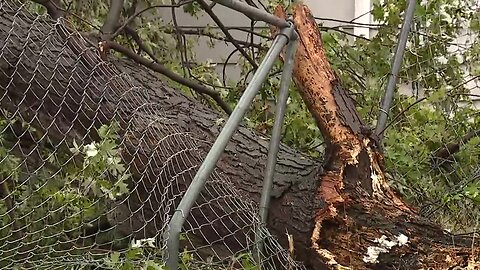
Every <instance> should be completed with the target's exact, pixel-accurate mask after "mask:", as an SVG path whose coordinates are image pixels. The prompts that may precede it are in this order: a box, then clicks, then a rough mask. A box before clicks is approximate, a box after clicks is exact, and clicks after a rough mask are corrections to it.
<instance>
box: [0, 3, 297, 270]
mask: <svg viewBox="0 0 480 270" xmlns="http://www.w3.org/2000/svg"><path fill="white" fill-rule="evenodd" d="M0 14H1V17H2V19H1V23H0V29H1V35H2V37H1V39H0V90H1V97H0V102H1V114H0V127H1V132H0V134H1V135H0V158H1V161H0V174H1V179H0V191H1V194H0V195H1V201H0V226H1V227H0V268H2V269H47V268H48V269H119V268H121V267H124V268H121V269H137V268H141V267H143V268H142V269H147V267H151V268H148V269H157V268H158V267H159V265H161V264H162V263H163V262H164V261H165V259H166V258H167V257H168V254H167V253H166V246H165V242H166V238H167V237H168V235H166V234H165V233H166V230H167V226H168V222H169V220H170V217H171V216H172V214H173V211H174V210H175V208H176V206H177V204H178V203H179V201H180V199H181V198H182V195H183V194H184V192H185V190H186V188H187V187H188V185H189V183H190V181H191V180H192V178H193V177H194V175H195V173H196V170H197V168H198V166H199V165H200V163H201V162H202V157H203V154H202V153H201V152H200V151H199V148H198V139H197V138H196V137H195V134H191V133H189V132H185V131H183V130H180V129H179V128H178V127H177V124H176V123H174V121H173V120H172V118H171V116H169V115H168V112H167V111H165V110H164V108H160V106H159V105H158V104H156V103H155V102H152V101H151V100H150V98H149V97H148V95H147V94H146V93H147V92H148V91H150V90H147V89H145V88H144V87H143V86H141V85H136V84H135V82H134V81H133V80H132V78H131V77H130V76H129V75H127V74H125V73H122V72H120V71H119V70H118V69H116V68H115V67H113V66H112V65H110V64H108V63H107V62H105V61H102V59H101V58H100V56H99V54H98V52H97V51H96V50H95V49H92V48H91V47H88V46H86V44H87V41H85V40H84V39H83V38H82V36H81V35H80V34H79V33H78V32H75V31H73V30H71V29H70V28H69V26H68V25H69V24H68V22H67V21H64V20H63V19H61V20H58V21H56V22H53V23H52V21H51V20H50V19H48V18H46V17H43V16H37V15H33V14H30V13H29V12H28V11H27V10H26V9H25V7H24V6H23V5H19V4H17V3H16V2H12V1H1V2H0ZM150 94H155V93H153V92H151V93H150ZM257 211H258V208H257V206H256V205H255V204H254V203H253V202H252V201H251V200H250V199H248V198H247V197H245V196H244V195H243V194H241V192H239V191H237V190H236V188H235V187H234V186H233V184H232V183H231V181H229V178H228V177H227V176H225V175H221V174H220V173H219V172H218V171H215V172H214V173H213V175H212V176H211V178H210V179H209V180H208V181H207V184H206V187H205V190H204V191H202V193H201V198H199V200H197V202H196V204H195V207H194V208H193V209H192V211H191V215H190V217H189V218H188V219H187V223H186V224H185V226H184V228H183V232H182V236H181V247H182V248H184V250H182V251H183V252H182V253H181V259H182V263H181V265H182V267H185V269H244V268H245V269H252V268H251V267H252V265H254V264H255V263H254V254H253V250H254V246H255V231H256V230H257V229H258V226H259V224H260V221H259V219H258V217H257ZM262 237H265V238H266V239H267V245H266V251H265V254H264V255H263V256H261V258H262V260H263V264H264V265H266V266H268V265H272V267H273V266H277V267H280V268H288V269H301V268H302V267H301V266H300V265H298V264H296V263H295V262H294V261H293V260H292V259H291V258H290V256H289V254H288V252H287V251H285V250H284V249H282V248H281V247H280V245H279V244H278V243H277V241H276V240H275V238H273V237H272V236H271V235H270V234H269V233H268V231H263V232H262ZM155 267H157V268H155Z"/></svg>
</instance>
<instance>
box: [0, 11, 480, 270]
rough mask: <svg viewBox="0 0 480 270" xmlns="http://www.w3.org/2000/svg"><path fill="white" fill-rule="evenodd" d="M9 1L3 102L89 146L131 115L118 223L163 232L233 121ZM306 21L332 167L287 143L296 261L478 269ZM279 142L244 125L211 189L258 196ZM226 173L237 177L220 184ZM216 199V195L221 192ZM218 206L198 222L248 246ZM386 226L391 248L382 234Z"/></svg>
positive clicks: (302, 24) (312, 78) (300, 63)
mask: <svg viewBox="0 0 480 270" xmlns="http://www.w3.org/2000/svg"><path fill="white" fill-rule="evenodd" d="M0 9H1V10H2V13H1V16H0V37H1V39H0V48H2V51H1V52H2V53H1V54H0V70H1V71H2V72H0V92H1V94H2V97H3V98H2V100H1V106H2V109H5V110H8V111H9V112H10V113H12V114H15V116H17V117H21V118H22V119H23V121H25V122H30V123H32V124H33V125H35V127H37V128H39V129H41V130H44V131H45V132H46V134H47V135H48V137H49V138H50V140H51V141H52V142H54V143H58V145H61V143H63V142H65V141H71V140H73V139H77V140H83V141H84V142H85V143H88V142H89V141H92V140H95V139H96V138H97V137H98V135H97V134H96V132H95V129H94V128H93V127H99V126H101V125H102V124H105V123H108V122H110V121H112V120H116V121H118V122H119V123H120V125H121V127H122V134H121V135H122V147H124V151H123V158H124V161H125V163H126V164H128V166H129V168H130V170H131V171H132V173H134V176H135V182H134V183H133V187H134V188H135V189H134V192H135V193H134V194H132V195H131V196H130V197H129V200H128V201H126V202H125V203H124V204H122V206H123V207H120V208H118V209H119V211H118V212H117V213H116V214H117V216H115V217H112V218H111V220H112V223H114V224H115V226H117V227H118V229H119V230H120V231H122V232H123V233H125V234H137V236H143V237H149V236H151V235H152V234H153V235H156V234H158V232H159V231H161V230H162V229H163V228H164V227H165V224H166V222H167V221H168V219H169V217H170V216H171V213H172V210H173V209H174V208H175V204H176V203H178V200H179V198H180V196H178V195H181V194H182V192H184V191H185V189H186V187H187V186H188V184H189V181H190V180H191V178H192V177H193V175H194V172H195V168H197V166H198V165H199V164H200V162H201V161H202V157H204V156H205V153H206V152H207V151H208V149H209V146H210V145H211V144H212V142H213V140H214V139H215V136H216V135H217V134H218V132H219V129H220V128H221V127H220V126H219V125H218V124H217V122H218V119H219V118H222V116H219V115H218V114H217V113H216V112H214V111H213V110H211V109H209V108H207V107H206V106H203V105H201V104H200V103H199V102H196V101H195V100H192V99H189V98H188V97H186V96H184V95H182V94H181V93H179V92H178V91H175V90H174V89H171V88H169V87H167V86H165V85H164V84H163V83H162V82H161V81H160V80H159V79H158V78H157V77H156V76H155V74H153V73H151V72H150V71H148V70H145V69H143V68H140V67H139V66H137V65H135V64H132V63H131V62H129V61H124V60H122V61H120V60H117V59H111V61H112V63H113V64H114V65H115V67H111V66H109V65H108V64H107V63H105V62H103V61H102V60H101V58H100V57H99V56H98V55H97V54H96V53H95V52H93V51H92V50H91V49H89V48H87V47H86V44H85V43H84V42H83V39H82V38H81V37H79V36H78V34H75V33H73V32H70V30H68V29H67V28H66V27H65V26H64V25H63V24H62V23H61V22H58V23H57V24H54V23H53V22H45V21H34V19H35V17H34V16H31V15H28V14H27V13H25V11H20V12H19V11H18V10H17V9H15V8H11V7H10V8H9V7H8V5H7V6H5V5H3V6H2V4H0ZM14 22H15V23H14ZM295 23H296V25H297V27H298V31H299V33H300V36H301V46H300V48H299V51H298V54H297V61H296V66H295V78H296V82H297V84H298V85H299V86H300V87H299V88H300V89H301V91H302V95H303V97H304V99H305V101H306V103H307V104H308V106H309V108H310V110H311V111H312V114H313V116H314V117H315V119H316V120H317V123H318V125H319V127H320V129H321V131H322V133H323V134H324V136H325V138H326V140H327V141H328V142H329V144H328V150H327V152H328V155H327V158H326V159H325V161H324V163H323V164H321V163H320V161H318V160H313V159H311V158H309V157H307V156H305V155H303V154H301V153H299V152H298V151H295V150H293V149H290V148H288V147H285V146H282V147H281V149H280V152H279V164H278V165H277V174H276V176H275V186H274V191H273V196H274V198H272V205H271V208H270V217H269V224H268V227H269V229H270V230H271V231H272V232H274V233H275V235H277V237H278V238H279V239H280V241H281V243H282V244H283V245H284V246H285V247H287V245H288V241H287V236H286V235H285V233H286V232H287V231H288V233H289V234H291V235H293V239H294V245H295V249H296V251H295V254H296V259H298V260H300V261H302V262H304V264H305V265H306V266H307V267H308V268H310V269H341V268H342V267H343V269H345V267H350V268H351V269H368V268H375V269H421V268H431V269H449V268H453V267H454V266H465V265H467V264H468V263H469V262H470V261H472V260H473V259H475V258H476V256H477V255H478V249H472V248H471V242H470V241H469V240H468V239H463V238H459V237H453V236H452V235H450V234H448V233H446V232H444V231H443V230H442V229H441V228H440V227H438V226H435V225H433V224H431V223H429V222H428V221H427V220H424V219H422V218H421V217H420V216H419V215H417V214H416V212H415V211H414V210H412V209H411V208H410V207H408V206H407V205H406V204H405V203H404V202H403V201H402V200H401V199H400V198H399V197H398V196H397V195H396V194H395V193H394V192H393V191H391V190H390V188H389V187H388V183H387V182H386V180H385V178H384V175H383V174H384V168H383V165H382V155H381V152H379V150H378V147H377V146H376V142H375V139H374V138H372V137H371V135H370V134H369V133H368V132H366V129H365V128H364V126H363V124H362V121H361V119H360V117H359V116H358V115H357V113H356V110H355V108H354V106H353V104H352V103H351V101H350V99H349V97H348V96H347V95H346V93H345V92H344V91H343V89H342V88H341V85H340V83H339V82H338V80H337V79H336V77H335V75H334V74H333V73H332V72H331V70H330V68H329V65H328V62H327V60H326V59H325V56H324V54H323V52H322V47H321V39H320V34H319V32H318V30H317V28H316V27H315V26H314V25H313V23H312V21H311V20H309V14H308V11H307V10H306V9H305V8H304V7H302V6H298V7H297V9H296V12H295ZM32 25H35V27H32ZM12 29H13V30H12ZM121 72H124V73H125V74H129V75H130V76H125V74H123V75H122V74H121ZM26 137H27V135H25V136H23V137H22V136H20V137H19V140H22V141H23V140H27V138H26ZM193 142H195V143H193ZM267 145H268V140H267V139H266V138H262V137H261V136H260V135H258V134H256V133H254V132H252V131H249V130H248V129H245V128H240V130H239V132H238V133H237V134H236V135H235V136H234V138H233V140H232V142H230V144H229V145H228V147H227V150H226V152H225V155H224V156H223V158H222V159H221V161H220V162H219V164H218V168H217V172H216V178H214V179H213V180H215V179H216V180H217V181H211V182H213V184H211V185H212V186H210V187H207V189H208V190H212V189H211V188H212V187H216V188H220V187H222V186H225V185H228V183H230V182H231V183H233V184H234V186H235V188H236V189H238V190H239V192H238V195H239V196H240V195H241V196H242V197H239V198H233V199H232V200H236V201H238V200H243V199H244V198H249V199H248V201H247V203H250V202H256V201H258V199H259V197H260V194H259V192H260V190H261V185H262V180H263V175H262V172H263V169H264V166H265V159H266V148H267ZM221 175H226V176H228V178H229V179H230V180H229V181H223V182H222V181H220V180H219V179H221V177H219V176H221ZM172 179H173V180H172ZM165 190H167V192H165ZM223 190H224V192H225V193H228V192H231V190H230V191H229V189H228V188H227V189H225V188H224V189H223ZM162 194H163V195H164V196H165V194H167V195H168V196H170V197H169V198H162V196H161V195H162ZM204 194H205V193H204ZM206 194H207V195H206V197H204V199H203V200H204V201H205V200H209V199H215V198H214V197H215V196H218V195H219V194H218V193H215V194H211V195H208V193H206ZM174 195H175V196H176V198H175V197H174ZM223 195H225V194H223ZM227 195H228V194H227ZM230 195H232V194H230ZM168 200H173V201H171V202H167V201H168ZM138 209H140V210H141V211H136V210H138ZM244 209H245V210H248V209H254V208H252V207H250V208H249V207H245V208H244ZM203 210H206V211H205V212H202V211H203ZM219 210H220V211H221V210H222V208H221V207H216V206H215V207H214V209H204V208H203V209H202V208H201V207H197V208H196V210H194V213H193V214H192V217H193V220H192V219H190V220H189V225H187V229H188V227H189V226H190V227H192V228H199V227H201V226H202V225H205V224H209V223H210V222H212V224H211V226H206V229H205V230H204V231H202V232H201V234H202V237H203V238H204V239H200V240H199V241H203V243H204V244H205V243H207V244H211V243H214V242H215V241H216V240H219V239H221V240H222V241H224V242H225V244H224V245H226V246H227V247H228V248H229V249H231V250H238V249H239V248H240V247H241V246H242V243H238V242H236V241H238V239H237V238H236V236H235V234H232V233H231V232H232V231H234V230H235V229H236V228H232V227H229V226H238V227H242V226H251V224H250V225H249V224H246V223H247V222H248V220H247V221H240V220H239V218H238V217H235V214H233V216H234V217H232V219H233V220H234V222H233V223H232V221H228V222H230V223H228V222H227V224H228V226H227V225H224V224H223V223H224V222H225V221H224V220H221V219H220V221H219V220H218V216H217V215H216V214H215V211H219ZM195 211H196V212H195ZM122 214H123V215H127V216H126V217H125V216H123V217H122ZM251 215H254V213H251ZM126 221H128V222H126ZM195 222H196V224H195ZM215 222H217V223H215ZM145 224H146V225H145ZM401 234H402V235H404V236H406V237H407V238H408V240H407V241H406V242H405V239H404V238H403V237H400V238H399V240H397V237H398V236H399V235H401ZM383 235H385V236H386V237H387V238H388V240H390V243H388V242H386V241H385V240H378V241H377V242H375V239H383V238H382V236H383ZM225 236H231V237H234V238H235V239H232V238H231V237H230V238H228V237H227V238H225ZM452 239H454V240H455V245H457V246H452ZM394 243H396V244H395V245H394V246H392V245H393V244H394ZM400 244H401V245H400ZM385 245H387V246H388V245H390V246H389V248H386V247H385ZM216 251H219V249H217V250H216ZM375 254H377V255H379V256H375Z"/></svg>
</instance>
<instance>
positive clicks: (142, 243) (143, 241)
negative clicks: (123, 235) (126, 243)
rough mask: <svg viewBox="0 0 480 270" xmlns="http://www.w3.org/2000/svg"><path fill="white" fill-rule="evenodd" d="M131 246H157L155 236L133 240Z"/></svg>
mask: <svg viewBox="0 0 480 270" xmlns="http://www.w3.org/2000/svg"><path fill="white" fill-rule="evenodd" d="M130 246H131V248H141V247H151V248H154V247H155V238H145V239H139V240H135V239H134V240H132V243H131V244H130Z"/></svg>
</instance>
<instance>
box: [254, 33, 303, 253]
mask: <svg viewBox="0 0 480 270" xmlns="http://www.w3.org/2000/svg"><path fill="white" fill-rule="evenodd" d="M291 39H292V42H290V43H288V45H287V50H286V55H285V64H284V66H283V72H282V77H281V79H280V90H279V94H278V99H277V104H276V110H275V122H274V124H273V129H272V137H271V138H270V145H269V147H268V157H267V166H266V169H265V176H264V180H263V189H262V197H261V198H260V219H261V224H260V227H259V229H258V230H257V233H256V238H257V239H256V242H257V243H258V258H261V254H263V252H264V251H265V250H264V245H265V243H264V239H263V235H262V233H261V229H262V227H264V226H266V224H267V219H268V209H269V204H270V196H271V191H272V186H273V176H274V173H275V165H276V164H277V155H278V149H279V145H280V136H281V134H282V126H283V118H284V117H285V111H286V107H287V99H288V89H289V87H290V82H291V80H292V72H293V64H294V57H295V52H296V49H297V43H298V41H297V35H296V34H295V33H294V35H293V36H292V38H291Z"/></svg>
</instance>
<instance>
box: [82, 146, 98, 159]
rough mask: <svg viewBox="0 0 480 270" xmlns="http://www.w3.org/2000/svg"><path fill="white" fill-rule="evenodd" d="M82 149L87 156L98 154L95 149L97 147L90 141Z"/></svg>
mask: <svg viewBox="0 0 480 270" xmlns="http://www.w3.org/2000/svg"><path fill="white" fill-rule="evenodd" d="M84 149H85V154H86V155H87V157H94V156H96V155H97V154H98V150H97V147H96V146H95V143H90V144H87V145H85V147H84Z"/></svg>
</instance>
